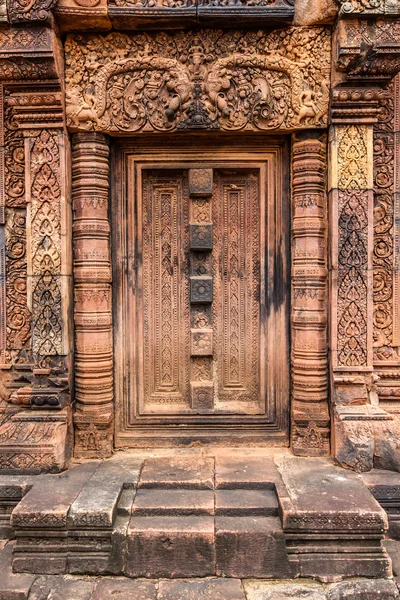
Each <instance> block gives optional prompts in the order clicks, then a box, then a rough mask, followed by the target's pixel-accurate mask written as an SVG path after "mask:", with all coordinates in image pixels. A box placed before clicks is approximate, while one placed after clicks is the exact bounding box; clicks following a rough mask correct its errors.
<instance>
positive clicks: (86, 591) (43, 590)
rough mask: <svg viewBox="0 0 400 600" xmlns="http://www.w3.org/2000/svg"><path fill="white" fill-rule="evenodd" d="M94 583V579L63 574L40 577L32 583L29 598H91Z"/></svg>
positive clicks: (41, 599) (37, 599) (61, 599)
mask: <svg viewBox="0 0 400 600" xmlns="http://www.w3.org/2000/svg"><path fill="white" fill-rule="evenodd" d="M94 583H95V582H94V580H93V579H88V578H85V579H80V578H78V577H69V576H64V577H63V576H61V575H59V576H55V577H38V578H37V579H36V581H35V583H34V584H33V585H32V590H31V593H30V595H29V600H44V599H45V598H46V600H49V599H50V598H54V599H56V598H57V600H91V597H92V591H93V587H94Z"/></svg>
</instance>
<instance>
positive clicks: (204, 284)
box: [190, 275, 213, 304]
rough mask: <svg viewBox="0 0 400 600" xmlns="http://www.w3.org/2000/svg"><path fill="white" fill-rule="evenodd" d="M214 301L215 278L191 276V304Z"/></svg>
mask: <svg viewBox="0 0 400 600" xmlns="http://www.w3.org/2000/svg"><path fill="white" fill-rule="evenodd" d="M212 301H213V278H212V277H210V276H208V275H201V276H198V275H191V276H190V302H192V303H193V304H199V303H203V302H204V303H207V304H209V303H210V302H212Z"/></svg>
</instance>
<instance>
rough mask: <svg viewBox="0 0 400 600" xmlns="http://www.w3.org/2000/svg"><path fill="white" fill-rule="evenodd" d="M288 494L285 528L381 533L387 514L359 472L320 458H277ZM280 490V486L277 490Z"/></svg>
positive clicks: (287, 529)
mask: <svg viewBox="0 0 400 600" xmlns="http://www.w3.org/2000/svg"><path fill="white" fill-rule="evenodd" d="M275 462H276V464H277V466H278V469H279V471H280V473H281V476H282V479H283V482H284V484H285V487H286V491H287V494H288V499H289V504H287V502H286V501H285V498H283V499H282V503H281V504H282V508H283V525H284V529H285V531H289V530H290V531H299V530H304V531H308V530H314V531H324V532H326V531H341V532H343V531H348V532H349V531H350V532H351V533H356V532H363V533H364V532H367V531H370V532H371V534H374V535H376V534H379V533H380V534H382V535H383V533H384V532H385V530H386V529H387V517H386V514H385V512H384V511H383V510H382V508H381V507H380V506H379V504H378V503H377V501H376V500H375V499H374V497H373V496H372V494H371V493H370V492H369V491H368V489H367V488H366V486H365V485H364V484H363V482H362V481H361V480H360V478H359V477H358V476H357V474H356V473H352V472H351V471H345V470H343V469H341V468H340V467H335V466H334V465H333V464H332V463H331V462H330V461H328V460H324V459H320V458H307V459H306V460H304V459H302V458H296V457H290V458H286V457H285V458H279V459H275ZM278 493H279V490H278Z"/></svg>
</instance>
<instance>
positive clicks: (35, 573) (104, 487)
mask: <svg viewBox="0 0 400 600" xmlns="http://www.w3.org/2000/svg"><path fill="white" fill-rule="evenodd" d="M396 478H397V479H396ZM378 492H379V494H380V495H381V496H382V498H383V499H384V500H385V502H386V505H385V506H387V511H388V512H389V511H390V510H393V511H394V512H396V511H397V508H396V507H397V504H398V497H399V495H400V494H399V493H400V474H393V473H389V472H375V473H373V474H372V475H371V476H370V477H369V479H368V481H367V482H366V481H363V479H362V477H361V476H359V475H357V474H355V473H353V472H349V471H345V470H343V469H340V468H338V467H336V466H334V465H333V464H332V462H331V461H329V460H326V459H302V458H296V457H293V456H292V455H291V454H290V453H289V452H288V451H287V450H284V449H283V450H276V449H273V450H269V449H246V451H245V452H244V450H243V449H231V448H229V449H228V448H225V449H202V448H191V449H183V450H175V451H173V450H154V451H149V452H143V451H134V452H118V453H117V454H116V455H114V457H113V458H111V459H109V460H104V461H96V460H93V461H85V462H75V463H74V464H73V465H72V466H71V468H70V469H69V470H68V471H67V472H65V473H61V474H55V475H25V476H24V475H18V476H9V475H0V538H1V537H3V538H5V539H4V540H3V541H2V542H1V541H0V548H1V549H0V600H20V599H21V600H102V599H104V600H106V599H107V600H131V599H132V600H133V599H134V600H145V599H146V600H147V599H148V600H197V599H199V600H200V599H201V598H204V599H207V598H208V599H209V600H211V599H215V600H223V599H226V600H270V599H271V600H286V599H288V600H289V599H296V598H299V600H300V599H303V600H376V599H379V600H394V599H397V600H400V595H399V592H398V587H397V577H398V575H399V577H400V542H398V541H396V540H388V539H384V532H385V529H387V516H386V512H385V510H383V509H382V507H381V506H380V505H379V504H378V502H377V501H376V500H375V498H374V496H373V493H378ZM389 516H390V515H389ZM393 531H394V532H396V531H397V529H396V527H395V528H394V529H393ZM6 538H7V539H6ZM388 553H389V555H390V557H391V560H390V558H389V555H388ZM392 564H393V571H392ZM369 578H371V579H369ZM372 578H373V579H372Z"/></svg>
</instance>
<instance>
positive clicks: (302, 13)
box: [294, 0, 339, 25]
mask: <svg viewBox="0 0 400 600" xmlns="http://www.w3.org/2000/svg"><path fill="white" fill-rule="evenodd" d="M338 10H339V7H338V4H337V3H336V2H335V0H296V2H295V3H294V24H295V25H320V24H322V23H332V22H333V21H334V20H335V18H336V17H337V14H338Z"/></svg>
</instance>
